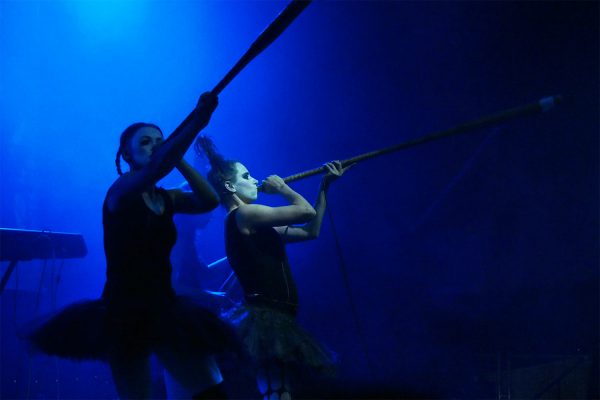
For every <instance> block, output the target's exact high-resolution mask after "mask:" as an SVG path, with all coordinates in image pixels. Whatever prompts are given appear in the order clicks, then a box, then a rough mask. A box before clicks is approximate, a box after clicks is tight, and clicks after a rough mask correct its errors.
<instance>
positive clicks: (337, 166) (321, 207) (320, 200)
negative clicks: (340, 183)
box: [275, 161, 352, 243]
mask: <svg viewBox="0 0 600 400" xmlns="http://www.w3.org/2000/svg"><path fill="white" fill-rule="evenodd" d="M351 166H352V165H350V166H348V167H346V168H342V164H341V163H340V162H339V161H334V162H331V163H327V164H325V167H326V168H327V169H328V170H329V172H328V173H327V175H325V176H323V179H322V180H321V185H320V186H319V192H318V194H317V201H316V202H315V207H314V208H315V211H316V215H315V217H314V218H313V219H311V220H310V221H309V222H308V223H307V224H305V225H302V226H290V225H288V226H278V227H276V228H275V230H277V232H278V233H279V234H280V235H281V237H282V239H283V240H284V242H286V243H294V242H303V241H305V240H312V239H316V238H318V237H319V234H320V233H321V225H322V223H323V217H324V216H325V210H326V208H327V190H328V189H329V185H330V184H331V183H332V182H333V181H334V180H336V179H337V178H339V177H340V176H342V175H343V174H344V172H346V171H347V170H348V169H349V168H350V167H351Z"/></svg>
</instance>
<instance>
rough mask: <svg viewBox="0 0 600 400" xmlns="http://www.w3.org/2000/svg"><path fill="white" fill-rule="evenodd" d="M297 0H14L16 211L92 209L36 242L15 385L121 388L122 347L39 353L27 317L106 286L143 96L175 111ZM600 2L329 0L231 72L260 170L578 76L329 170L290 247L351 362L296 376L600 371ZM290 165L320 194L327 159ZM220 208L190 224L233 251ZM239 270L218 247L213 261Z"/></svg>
mask: <svg viewBox="0 0 600 400" xmlns="http://www.w3.org/2000/svg"><path fill="white" fill-rule="evenodd" d="M285 4H286V3H285V2H278V1H277V2H271V1H227V2H221V1H207V2H167V1H152V2H142V1H127V2H116V1H115V2H93V1H64V0H58V1H53V2H48V1H26V2H19V1H2V2H0V92H1V93H2V94H1V96H0V188H1V189H0V190H1V193H2V194H1V196H0V227H8V228H17V229H37V230H42V229H47V230H52V231H62V232H74V233H81V234H83V236H84V237H85V240H86V244H87V247H88V255H87V256H86V257H85V258H81V259H73V260H66V261H64V264H63V262H62V261H60V260H50V261H47V262H46V266H45V267H44V262H42V261H29V262H21V263H20V264H19V266H18V267H17V271H18V273H19V276H18V280H17V279H16V276H15V275H13V276H12V277H11V280H10V281H9V282H8V285H7V288H6V291H5V293H4V294H3V295H2V299H1V300H2V307H3V308H2V327H1V329H2V365H1V367H2V368H1V370H2V393H1V395H0V397H2V398H27V397H35V398H45V397H62V398H104V397H106V396H109V397H110V396H114V389H113V388H112V384H111V382H110V376H109V373H108V369H107V367H106V366H104V365H102V364H94V363H84V364H75V363H70V362H67V361H62V360H53V359H45V358H37V357H34V358H29V357H28V356H27V354H26V352H25V351H24V350H23V349H22V348H21V347H19V346H20V345H19V342H18V341H16V338H15V337H14V329H16V328H17V325H18V324H19V323H20V322H22V321H25V320H27V319H28V318H29V317H32V316H34V315H39V314H40V313H43V312H47V311H51V310H52V309H55V310H56V309H60V308H61V307H63V306H65V305H66V304H69V303H71V302H73V301H77V300H81V299H85V298H96V297H98V296H99V295H100V293H101V290H102V285H103V283H104V255H103V250H102V226H101V205H102V201H103V198H104V195H105V192H106V190H107V188H108V187H109V185H110V184H111V183H112V182H113V180H114V179H115V178H116V171H115V168H114V155H115V152H116V150H117V145H118V137H119V134H120V132H121V131H122V130H123V129H124V128H125V127H126V126H127V125H129V124H130V123H132V122H135V121H140V120H142V121H150V122H155V123H157V124H159V125H160V126H161V127H162V128H163V130H164V131H165V132H170V131H171V130H172V129H174V128H175V127H176V126H177V125H178V124H179V122H180V121H181V120H182V119H183V118H184V117H185V116H186V115H187V114H188V112H189V111H190V110H191V109H192V107H193V106H194V105H195V102H196V99H197V97H198V95H199V94H200V93H201V92H202V91H204V90H209V89H210V88H212V87H213V86H214V85H215V84H216V83H217V82H218V81H219V80H220V78H221V77H222V76H223V75H224V74H225V72H226V71H227V70H228V69H229V68H230V67H231V66H232V65H233V63H234V62H235V61H236V60H237V57H239V56H240V55H241V54H242V53H243V51H244V50H245V49H246V48H247V47H248V45H249V44H250V43H251V41H252V40H253V39H254V38H255V37H256V36H257V35H258V33H259V32H260V31H261V30H262V29H263V28H264V27H265V26H266V25H267V24H268V23H269V22H270V21H271V20H272V19H273V18H274V16H275V15H276V14H277V13H278V12H279V11H280V10H281V9H282V8H283V7H284V6H285ZM598 11H599V10H598V3H597V2H588V1H581V2H578V1H569V2H567V1H536V2H505V1H502V2H499V1H498V2H479V1H460V2H459V1H456V2H455V1H443V2H436V1H428V2H408V1H382V2H380V1H368V2H367V1H331V2H325V1H323V2H321V1H318V2H315V3H313V4H311V5H310V6H309V7H308V8H307V9H306V10H305V12H304V13H303V14H302V15H301V16H300V17H299V18H298V20H297V21H295V22H294V24H293V25H292V26H291V27H290V28H289V29H288V30H287V31H286V32H285V33H284V34H283V35H282V36H281V37H280V38H279V39H278V40H277V41H276V42H275V43H274V44H273V45H272V46H271V47H270V48H269V49H267V50H266V51H265V52H264V54H262V55H260V57H258V58H257V59H256V60H255V61H254V62H253V63H251V64H250V65H249V66H248V67H247V68H246V70H244V71H243V72H242V73H241V74H240V75H239V76H238V78H236V80H234V81H233V82H232V83H231V85H230V86H229V87H227V88H226V90H225V91H224V92H223V93H222V94H221V96H220V105H219V108H218V109H217V111H216V112H215V115H214V117H213V120H212V121H211V123H210V126H209V127H208V128H207V129H206V133H208V134H210V135H212V136H213V138H214V139H215V142H216V143H217V145H218V146H219V148H220V149H221V150H222V151H223V152H224V153H225V154H226V155H227V156H228V157H230V158H235V159H239V160H241V161H242V162H244V163H245V165H246V166H247V167H248V168H249V169H250V171H251V173H252V174H253V175H254V176H256V177H258V178H264V177H266V176H267V175H269V174H273V173H276V174H279V175H282V176H285V175H289V174H292V173H296V172H299V171H302V170H304V169H309V168H313V167H317V166H319V165H320V164H321V163H323V162H325V161H328V160H331V159H336V158H348V157H351V156H354V155H356V154H360V153H363V152H366V151H370V150H374V149H378V148H381V147H386V146H389V145H392V144H395V143H398V142H401V141H405V140H408V139H412V138H414V137H417V136H419V135H423V134H427V133H430V132H433V131H438V130H443V129H447V128H449V127H451V126H453V125H456V124H459V123H462V122H466V121H468V120H471V119H474V118H477V117H479V116H482V115H485V114H488V113H492V112H494V111H497V110H501V109H504V108H509V107H512V106H516V105H521V104H526V103H529V102H533V101H536V100H538V99H539V98H541V97H544V96H548V95H555V94H560V95H562V96H563V98H564V101H563V104H562V105H560V106H559V107H557V108H555V109H553V110H551V111H549V112H548V113H545V114H541V115H536V116H533V117H528V118H526V119H520V120H514V121H511V122H509V123H506V124H503V125H501V126H497V127H493V128H489V129H485V130H481V131H479V132H477V133H472V134H469V135H465V136H460V137H456V138H450V139H446V140H443V141H439V142H435V143H430V144H427V145H424V146H421V147H418V148H414V149H411V150H406V151H403V152H400V153H396V154H390V155H387V156H383V157H381V158H378V159H374V160H370V161H366V162H364V163H362V164H359V165H356V166H355V167H353V168H352V169H351V170H350V171H349V172H348V174H347V176H345V177H344V178H343V179H341V180H340V181H339V182H336V183H335V184H334V186H333V187H332V188H331V190H330V194H329V204H330V208H329V209H330V211H331V216H332V220H333V222H334V225H331V224H330V223H329V222H326V223H324V226H323V230H322V234H321V237H320V238H319V240H317V241H314V242H310V243H304V244H296V245H293V246H290V247H289V255H290V260H291V263H292V266H293V272H294V275H295V277H296V279H297V283H298V288H299V293H300V298H301V308H300V315H299V319H300V321H301V322H302V323H303V324H304V325H305V326H306V328H307V329H308V330H310V331H312V332H313V333H314V334H315V336H317V337H318V338H319V339H320V340H322V341H323V342H325V343H327V344H328V345H329V346H330V347H331V348H332V349H334V350H335V351H336V352H337V353H338V354H339V358H340V366H339V373H338V377H337V379H336V380H334V381H332V382H327V383H326V384H314V383H313V384H307V385H305V386H303V387H302V388H301V389H299V393H300V394H302V395H303V396H305V397H309V398H314V397H337V398H351V397H355V398H360V397H371V398H372V397H376V396H380V397H389V398H398V397H402V396H405V397H413V398H414V397H426V398H431V397H454V398H481V397H487V398H491V397H498V396H500V397H502V396H507V395H508V393H509V392H510V393H511V394H512V396H513V397H519V396H520V397H528V398H533V397H536V396H537V397H540V398H594V397H596V396H597V395H598V394H597V390H598V384H597V376H598V370H597V363H598V359H597V355H598V313H599V310H598V304H599V297H598V282H599V281H598V255H599V254H598V182H599V179H598V178H599V174H598V172H599V168H598V167H599V165H598V132H599V126H598V120H599V118H598V106H599V104H598V98H599V88H598V75H599V66H598V60H599V54H598V53H599V51H598V49H599V39H598V38H599V29H598V15H599V12H598ZM187 158H188V159H189V160H190V161H192V162H195V163H196V164H197V165H198V166H199V168H201V169H202V170H204V167H205V162H204V161H202V160H197V159H196V158H195V157H194V154H193V153H192V152H190V153H189V154H188V156H187ZM180 182H181V177H180V176H178V175H177V174H175V173H174V174H172V175H170V176H169V177H167V178H166V179H165V180H164V182H162V183H161V184H162V185H163V186H165V187H169V186H173V185H178V184H179V183H180ZM293 187H294V188H295V189H296V190H298V191H299V192H301V193H303V194H305V195H306V196H307V197H308V198H309V199H312V198H314V195H315V193H316V190H317V187H318V178H310V179H307V180H306V181H300V182H297V183H295V184H294V185H293ZM262 200H264V201H265V202H266V203H267V204H272V205H277V204H282V203H281V201H280V200H279V199H276V198H272V197H269V196H266V195H265V196H264V198H263V199H262ZM222 221H223V212H222V211H221V210H219V211H216V212H214V213H213V214H212V216H211V218H210V220H209V221H208V222H206V221H204V222H202V223H199V224H198V229H194V228H193V227H192V229H183V231H185V232H187V233H185V234H186V235H194V239H193V240H189V239H190V238H189V236H188V237H187V239H188V240H184V238H181V237H180V240H182V241H185V243H187V245H188V246H193V247H194V248H195V249H196V250H197V252H198V254H199V255H200V256H201V258H202V260H203V262H204V263H210V262H212V261H214V260H217V259H219V258H221V257H223V256H224V248H223V234H222ZM327 221H328V220H327ZM182 223H183V224H185V222H182ZM192 224H193V222H192ZM188 225H189V224H188ZM201 225H204V227H203V228H202V229H200V226H201ZM333 226H335V231H336V232H337V235H334V230H333ZM188 228H189V227H188ZM196 238H197V240H196ZM336 239H337V240H338V241H339V250H340V251H341V252H338V248H337V247H336ZM194 242H195V243H194ZM190 243H192V244H190ZM0 245H1V244H0ZM188 249H189V247H188ZM180 250H181V249H180ZM183 251H184V252H185V251H186V250H185V249H183ZM188 251H191V250H188ZM179 259H180V258H179ZM342 260H343V263H342ZM6 264H7V263H6V262H2V272H3V271H4V270H5V269H6V268H7V265H6ZM176 267H177V266H176ZM200 267H202V266H200ZM200 267H199V268H200ZM202 268H204V267H202ZM43 271H45V273H43ZM228 273H229V270H228V266H227V264H226V263H225V264H220V265H218V266H216V267H215V269H213V270H212V271H211V275H210V276H208V275H206V282H210V284H211V285H215V286H217V285H218V283H219V282H220V280H221V279H224V277H226V276H227V274H228ZM344 277H346V278H347V283H348V285H346V284H345V283H344V282H345V278H344ZM216 289H217V287H215V288H213V290H216ZM38 298H39V301H38V300H37V299H38ZM352 303H354V304H355V308H354V309H353V308H352V307H351V304H352ZM17 316H18V318H17ZM156 368H158V367H156ZM224 368H225V369H226V372H227V374H229V375H228V376H229V377H230V382H232V383H231V384H230V391H231V392H232V393H234V394H235V395H237V396H240V397H243V396H255V393H254V388H253V384H252V381H251V377H249V376H245V375H240V374H237V375H236V373H235V372H236V366H235V365H230V364H227V363H225V364H224ZM157 371H158V372H155V373H156V381H157V384H156V386H157V388H156V390H157V393H160V391H161V390H162V389H161V386H160V370H158V369H157ZM15 374H18V376H17V375H15ZM41 376H43V379H42V378H41ZM54 377H56V378H54ZM95 377H96V378H95ZM57 379H58V383H61V382H62V385H61V384H58V385H57V382H56V380H57ZM76 379H77V380H76ZM236 379H237V380H236ZM82 381H83V382H85V384H81V382H82ZM77 382H79V383H77Z"/></svg>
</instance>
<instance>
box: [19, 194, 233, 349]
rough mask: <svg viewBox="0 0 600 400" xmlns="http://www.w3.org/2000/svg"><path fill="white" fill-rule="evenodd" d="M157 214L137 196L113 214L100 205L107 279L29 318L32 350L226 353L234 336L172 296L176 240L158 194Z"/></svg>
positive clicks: (169, 209)
mask: <svg viewBox="0 0 600 400" xmlns="http://www.w3.org/2000/svg"><path fill="white" fill-rule="evenodd" d="M157 193H159V194H160V195H161V196H162V197H163V199H164V203H165V211H164V213H163V214H162V215H157V214H156V213H154V212H153V211H152V210H150V209H149V208H148V207H147V206H146V204H145V202H144V200H143V198H142V196H141V195H140V196H138V198H136V199H134V200H132V201H131V202H130V204H128V205H126V206H125V207H123V208H122V209H120V210H118V211H117V212H115V213H111V212H110V211H109V210H108V208H107V206H106V204H105V205H104V208H103V222H104V238H105V252H106V258H107V280H106V284H105V286H104V291H103V294H102V298H101V299H99V300H91V301H82V302H79V303H76V304H73V305H70V306H68V307H66V308H65V309H63V310H62V311H60V312H59V313H57V314H55V315H52V316H48V317H45V318H44V319H42V320H39V321H36V322H34V323H33V324H31V326H30V327H29V328H26V329H25V331H24V335H25V336H26V337H27V338H28V339H29V340H30V342H31V343H32V345H33V347H34V349H38V350H41V351H42V352H44V353H48V354H52V355H58V356H62V357H69V358H75V359H103V360H110V359H111V358H112V357H145V356H148V355H149V354H150V353H151V352H152V351H153V349H156V348H159V347H167V348H169V349H172V350H175V351H181V352H194V353H198V354H212V353H216V352H220V351H222V350H225V349H227V348H234V347H235V346H236V345H235V339H234V338H235V334H234V333H233V331H232V330H231V329H230V328H229V327H228V326H227V325H226V323H224V322H223V321H222V320H220V318H218V317H217V316H216V315H215V314H213V313H212V312H210V311H208V310H207V309H205V308H204V307H202V306H201V305H200V304H198V302H197V300H195V299H193V298H191V297H186V296H175V292H174V291H173V289H172V287H171V263H170V261H169V254H170V251H171V248H172V246H173V244H174V243H175V240H176V232H175V226H174V224H173V220H172V216H173V205H172V202H171V200H170V197H169V195H168V193H167V192H166V191H165V190H163V189H158V190H157Z"/></svg>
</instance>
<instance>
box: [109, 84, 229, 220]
mask: <svg viewBox="0 0 600 400" xmlns="http://www.w3.org/2000/svg"><path fill="white" fill-rule="evenodd" d="M217 104H218V99H217V97H216V96H214V95H212V94H211V93H209V92H207V93H203V94H202V96H200V100H199V101H198V105H197V106H196V109H195V111H194V114H193V118H191V120H190V121H189V122H188V123H186V124H185V125H183V126H182V127H181V128H180V129H178V130H175V131H174V132H173V133H172V134H171V135H170V136H169V137H168V138H167V140H165V141H164V143H163V144H162V145H161V146H160V147H159V148H158V149H157V150H156V151H155V152H154V154H152V159H151V160H150V163H149V164H148V165H146V166H144V167H143V168H141V169H140V170H138V171H133V172H130V173H126V174H123V175H122V176H121V177H120V178H119V179H117V181H116V182H115V183H114V184H113V185H112V186H111V188H110V189H109V191H108V195H107V201H108V207H109V209H111V210H114V209H116V207H117V205H118V204H119V203H120V202H121V201H122V199H123V198H125V197H127V196H130V195H132V194H135V193H139V192H141V191H143V190H145V189H146V188H148V186H151V185H154V184H155V183H156V182H158V181H159V180H160V179H162V178H163V177H164V176H166V175H167V174H168V173H169V172H171V171H172V170H173V168H175V166H177V164H178V163H179V162H180V161H181V159H182V157H183V155H184V154H185V152H186V151H187V150H188V148H189V147H190V145H191V144H192V142H193V141H194V138H195V137H196V135H197V134H198V132H200V130H202V129H203V128H204V127H205V126H206V125H208V122H209V121H210V117H211V115H212V112H213V111H214V110H215V108H216V106H217Z"/></svg>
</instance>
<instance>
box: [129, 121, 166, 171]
mask: <svg viewBox="0 0 600 400" xmlns="http://www.w3.org/2000/svg"><path fill="white" fill-rule="evenodd" d="M163 140H164V139H163V135H162V133H161V131H159V130H158V129H156V128H153V127H150V126H145V127H143V128H140V129H138V130H137V132H136V133H134V134H133V137H132V138H131V139H130V140H129V144H128V146H127V149H128V152H129V157H128V160H127V162H128V163H129V166H130V167H131V169H139V168H142V167H144V166H146V165H148V163H149V162H150V159H151V157H152V153H153V152H154V150H156V148H157V147H158V146H160V145H161V144H162V142H163Z"/></svg>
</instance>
